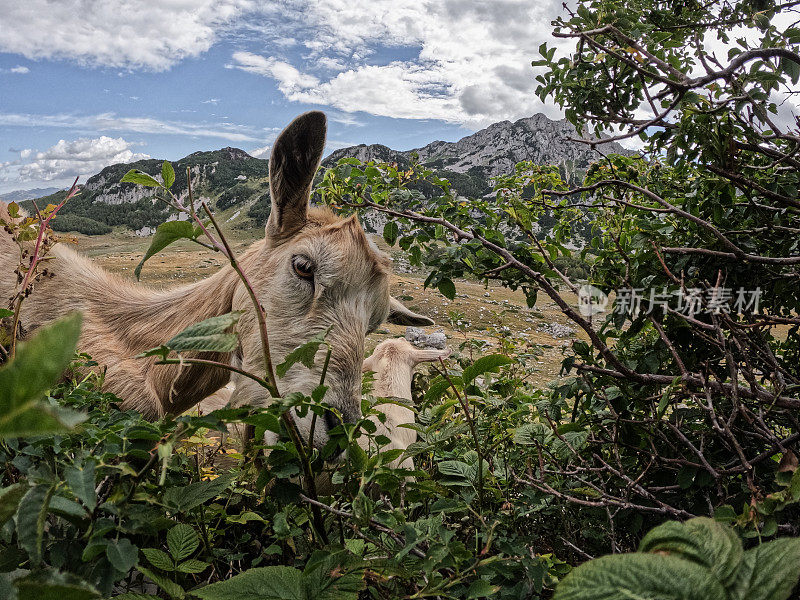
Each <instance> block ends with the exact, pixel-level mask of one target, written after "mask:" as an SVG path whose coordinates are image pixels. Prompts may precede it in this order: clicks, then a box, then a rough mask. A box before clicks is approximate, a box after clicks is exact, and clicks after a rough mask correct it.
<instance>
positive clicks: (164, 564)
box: [142, 548, 175, 571]
mask: <svg viewBox="0 0 800 600" xmlns="http://www.w3.org/2000/svg"><path fill="white" fill-rule="evenodd" d="M142 554H144V557H145V558H146V559H147V562H149V563H150V564H151V565H153V566H154V567H155V568H156V569H159V570H161V571H174V570H175V563H174V562H173V560H172V559H171V558H170V557H169V554H167V553H166V552H164V551H163V550H159V549H158V548H142Z"/></svg>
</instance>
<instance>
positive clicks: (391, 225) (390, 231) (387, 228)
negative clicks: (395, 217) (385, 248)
mask: <svg viewBox="0 0 800 600" xmlns="http://www.w3.org/2000/svg"><path fill="white" fill-rule="evenodd" d="M399 233H400V228H399V227H397V223H395V222H394V221H389V222H388V223H386V225H384V226H383V239H384V240H386V243H387V244H389V245H390V246H394V243H395V242H396V241H397V236H398V235H399Z"/></svg>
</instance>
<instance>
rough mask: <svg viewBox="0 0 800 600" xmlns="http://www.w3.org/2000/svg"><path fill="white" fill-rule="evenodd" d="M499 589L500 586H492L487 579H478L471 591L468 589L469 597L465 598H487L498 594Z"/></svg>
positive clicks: (468, 599) (471, 585) (466, 599)
mask: <svg viewBox="0 0 800 600" xmlns="http://www.w3.org/2000/svg"><path fill="white" fill-rule="evenodd" d="M499 589H500V588H499V587H498V586H496V585H492V584H491V583H489V582H488V581H486V580H485V579H476V580H475V581H473V582H472V583H471V584H470V586H469V589H467V595H466V596H464V598H465V600H474V599H475V598H486V597H488V596H491V595H493V594H494V593H496V592H497V591H498V590H499Z"/></svg>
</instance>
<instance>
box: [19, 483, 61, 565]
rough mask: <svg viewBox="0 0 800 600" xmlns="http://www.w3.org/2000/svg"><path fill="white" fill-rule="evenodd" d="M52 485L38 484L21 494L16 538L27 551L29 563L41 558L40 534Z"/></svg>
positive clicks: (36, 563) (42, 530)
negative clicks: (23, 494)
mask: <svg viewBox="0 0 800 600" xmlns="http://www.w3.org/2000/svg"><path fill="white" fill-rule="evenodd" d="M52 495H53V486H52V485H46V484H41V483H40V484H38V485H35V486H33V487H32V488H31V489H29V490H28V492H27V493H26V494H25V496H23V498H22V500H21V501H20V503H19V508H18V509H17V538H18V539H19V545H20V546H22V548H23V549H24V550H25V551H26V552H27V553H28V557H29V558H30V559H31V563H32V564H34V565H38V564H39V563H40V562H41V559H42V536H43V535H44V523H45V520H46V519H47V509H48V507H49V505H50V497H51V496H52Z"/></svg>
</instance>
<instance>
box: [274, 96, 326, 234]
mask: <svg viewBox="0 0 800 600" xmlns="http://www.w3.org/2000/svg"><path fill="white" fill-rule="evenodd" d="M326 131H327V119H326V118H325V114H324V113H321V112H319V111H313V112H307V113H305V114H303V115H300V116H299V117H297V118H296V119H295V120H294V121H292V122H291V123H290V124H289V126H288V127H287V128H286V129H284V130H283V131H282V132H281V134H280V135H279V136H278V139H277V140H275V144H274V145H273V146H272V155H271V156H270V159H269V192H270V196H271V197H272V208H271V211H270V214H269V219H268V220H267V238H271V239H273V240H278V241H280V240H282V239H285V238H287V237H291V236H292V235H294V234H295V233H297V232H298V231H299V230H300V229H301V228H302V227H303V225H305V223H306V215H307V213H308V197H309V194H310V193H311V183H312V182H313V180H314V175H315V173H316V172H317V167H319V162H320V160H321V159H322V151H323V150H324V148H325V133H326Z"/></svg>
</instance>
